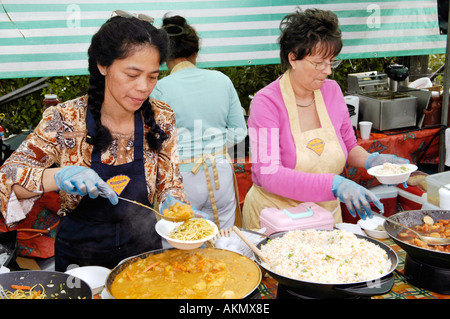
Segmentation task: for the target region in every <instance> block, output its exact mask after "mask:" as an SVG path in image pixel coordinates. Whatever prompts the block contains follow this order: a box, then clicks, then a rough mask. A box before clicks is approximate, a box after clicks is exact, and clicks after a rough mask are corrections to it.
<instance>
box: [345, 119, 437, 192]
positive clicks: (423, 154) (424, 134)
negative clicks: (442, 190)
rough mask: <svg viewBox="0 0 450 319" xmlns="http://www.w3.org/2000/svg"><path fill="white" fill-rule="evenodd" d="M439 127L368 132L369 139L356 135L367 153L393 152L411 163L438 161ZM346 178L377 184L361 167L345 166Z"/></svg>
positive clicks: (367, 185)
mask: <svg viewBox="0 0 450 319" xmlns="http://www.w3.org/2000/svg"><path fill="white" fill-rule="evenodd" d="M439 132H440V128H439V127H438V128H424V129H420V130H409V131H402V130H397V131H392V132H384V133H383V134H381V133H372V134H370V139H368V140H362V139H360V138H359V132H358V133H357V135H358V144H359V145H360V146H362V147H363V148H364V149H366V150H367V151H368V152H369V153H374V152H378V153H380V154H381V153H384V154H394V155H397V156H399V157H403V158H406V159H408V160H409V161H410V162H411V163H414V164H417V163H419V162H420V163H431V164H437V163H438V162H439V140H440V138H439V137H440V136H439ZM346 173H347V178H350V179H351V180H353V181H355V182H357V183H359V184H360V185H362V186H364V187H366V188H370V187H373V186H376V185H378V184H379V183H378V181H377V180H376V179H375V178H374V177H373V176H371V175H369V174H367V171H366V170H365V169H362V168H358V169H357V168H355V167H351V166H347V167H346Z"/></svg>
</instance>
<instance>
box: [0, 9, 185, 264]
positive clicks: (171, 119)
mask: <svg viewBox="0 0 450 319" xmlns="http://www.w3.org/2000/svg"><path fill="white" fill-rule="evenodd" d="M151 22H152V19H151V18H150V17H148V16H145V15H142V14H141V15H139V16H134V15H131V14H129V13H127V12H124V11H114V13H113V15H112V17H111V18H110V19H109V20H108V21H106V22H105V24H103V25H102V26H101V28H100V29H99V31H98V32H97V33H96V34H95V35H94V36H93V38H92V42H91V45H90V47H89V50H88V56H89V63H88V68H89V74H90V77H89V89H88V94H87V95H86V96H82V97H79V98H76V99H74V100H71V101H67V102H65V103H61V104H59V105H57V106H54V107H50V108H48V109H46V110H45V112H44V114H43V118H42V120H41V122H40V123H39V124H38V126H37V127H36V129H35V130H34V132H33V133H31V134H30V136H29V137H28V138H27V140H26V141H24V142H23V143H22V145H21V146H20V147H19V148H18V149H17V150H16V151H15V152H14V153H13V154H12V155H11V156H10V158H8V160H7V161H6V162H5V164H4V166H2V168H1V169H0V178H1V180H2V183H1V186H0V199H1V211H2V214H3V216H4V217H5V220H6V223H7V224H14V223H17V222H19V221H20V220H22V219H24V218H26V215H27V213H28V212H29V211H30V209H31V207H32V206H33V203H34V202H35V201H36V200H37V199H38V198H39V197H40V196H42V194H43V193H44V192H49V191H58V192H59V194H60V197H61V210H60V211H59V214H60V216H62V218H61V221H60V224H59V228H58V233H57V236H56V242H55V269H56V270H57V271H66V269H67V267H68V266H69V265H71V264H74V265H78V266H84V265H99V266H104V267H108V268H112V267H114V266H116V265H117V263H118V262H120V261H121V260H123V259H124V258H127V257H129V256H133V255H136V254H139V253H142V252H145V251H149V250H154V249H158V248H161V247H162V243H161V238H160V237H159V235H158V234H157V233H156V232H155V223H156V217H155V215H154V214H153V213H152V212H150V211H149V210H148V209H146V208H143V207H141V206H138V205H134V204H132V203H129V202H127V201H123V200H119V198H118V196H121V197H125V198H128V199H131V200H133V201H136V202H139V203H143V204H146V205H149V206H151V205H153V202H154V200H157V201H158V202H159V203H163V202H164V201H165V199H166V198H167V196H168V195H170V196H171V197H174V198H175V199H177V200H179V201H182V202H184V201H185V195H184V189H183V185H182V183H181V177H180V173H179V169H178V157H177V156H178V155H177V154H178V153H177V146H176V129H175V115H174V113H173V111H172V110H171V109H170V108H169V107H168V106H167V105H165V104H163V103H161V102H159V101H157V100H155V99H149V95H150V93H151V92H152V90H153V88H154V86H155V84H156V82H157V79H158V75H159V68H160V65H161V64H162V63H164V62H165V59H166V57H167V54H168V38H167V34H166V32H165V31H163V30H158V29H157V28H155V27H154V26H153V25H152V24H151ZM86 195H88V196H86Z"/></svg>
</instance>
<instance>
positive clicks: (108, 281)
mask: <svg viewBox="0 0 450 319" xmlns="http://www.w3.org/2000/svg"><path fill="white" fill-rule="evenodd" d="M172 249H175V248H169V249H157V250H152V251H149V252H145V253H142V254H140V255H137V256H134V257H130V258H127V259H125V260H124V261H122V262H121V263H119V265H117V266H116V267H114V269H113V270H111V272H110V273H109V275H108V277H107V278H106V285H105V287H106V291H107V292H108V294H109V295H110V296H111V297H112V298H114V296H113V294H112V291H111V286H112V284H113V282H114V280H115V279H116V277H117V275H118V274H120V273H121V272H122V271H123V270H124V269H125V268H126V267H128V266H129V265H131V264H133V263H135V262H137V261H139V260H141V259H145V258H147V257H148V256H150V255H156V254H161V253H163V252H165V251H167V250H172ZM210 249H218V248H210ZM221 250H222V249H221ZM226 251H227V252H228V253H230V254H237V253H235V252H232V251H228V250H226ZM246 258H247V257H246ZM255 271H258V272H259V273H258V276H259V278H260V280H259V281H258V283H256V285H255V286H254V287H251V288H250V289H249V291H248V293H247V294H246V295H245V296H244V297H242V299H253V298H257V295H258V293H259V290H258V286H259V283H260V282H261V278H262V273H261V270H260V268H259V267H258V266H257V265H255Z"/></svg>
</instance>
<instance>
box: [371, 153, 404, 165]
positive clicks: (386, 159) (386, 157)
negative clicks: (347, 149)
mask: <svg viewBox="0 0 450 319" xmlns="http://www.w3.org/2000/svg"><path fill="white" fill-rule="evenodd" d="M384 163H392V164H398V165H401V164H409V160H407V159H406V158H402V157H398V156H396V155H392V154H379V153H378V152H375V153H372V154H370V155H369V157H368V158H367V159H366V161H365V162H364V167H365V168H366V169H369V168H371V167H374V166H377V165H383V164H384Z"/></svg>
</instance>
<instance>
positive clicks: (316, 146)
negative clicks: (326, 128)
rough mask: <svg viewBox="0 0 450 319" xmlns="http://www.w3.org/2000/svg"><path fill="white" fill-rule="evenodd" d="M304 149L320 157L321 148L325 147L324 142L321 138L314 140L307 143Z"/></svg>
mask: <svg viewBox="0 0 450 319" xmlns="http://www.w3.org/2000/svg"><path fill="white" fill-rule="evenodd" d="M306 147H307V148H309V149H310V150H312V151H313V152H314V153H316V154H317V155H319V156H320V155H321V154H322V151H323V148H324V147H325V142H324V141H323V140H322V139H321V138H314V139H312V140H311V141H309V143H308V144H307V145H306Z"/></svg>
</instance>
